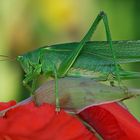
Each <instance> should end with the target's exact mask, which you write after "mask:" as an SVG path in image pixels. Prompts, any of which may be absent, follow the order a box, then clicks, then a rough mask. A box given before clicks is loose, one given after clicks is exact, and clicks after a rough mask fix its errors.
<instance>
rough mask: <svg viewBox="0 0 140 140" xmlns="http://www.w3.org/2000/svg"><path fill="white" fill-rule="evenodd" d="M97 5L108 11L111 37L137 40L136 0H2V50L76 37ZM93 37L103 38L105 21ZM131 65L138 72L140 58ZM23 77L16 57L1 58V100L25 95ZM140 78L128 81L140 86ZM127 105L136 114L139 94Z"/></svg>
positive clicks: (13, 52) (12, 52)
mask: <svg viewBox="0 0 140 140" xmlns="http://www.w3.org/2000/svg"><path fill="white" fill-rule="evenodd" d="M101 10H104V11H105V12H106V13H107V15H108V18H109V24H110V29H111V33H112V38H113V40H138V39H140V29H139V25H140V1H138V0H133V1H132V0H124V1H122V0H117V1H114V0H106V1H103V0H100V1H99V0H59V1H58V0H39V1H36V0H0V54H2V55H8V56H9V57H12V58H15V57H16V56H18V55H21V54H23V53H25V52H28V51H30V50H33V49H35V48H37V47H41V46H44V45H50V44H55V43H62V42H71V41H79V40H80V39H81V38H82V37H83V35H84V33H86V32H87V30H88V29H89V26H90V25H91V23H92V22H93V20H94V19H95V17H96V16H97V14H98V13H99V11H101ZM93 40H105V32H104V27H103V24H100V25H99V28H98V29H97V31H96V34H95V35H94V37H93ZM131 69H134V70H136V71H139V70H140V66H139V63H137V64H133V65H132V66H131ZM23 78H24V75H23V71H22V69H21V67H20V65H19V64H18V63H17V62H16V61H1V62H0V101H9V100H12V99H16V100H17V101H20V100H22V99H24V98H26V97H28V96H29V95H28V93H27V91H26V90H25V89H24V87H23V86H22V79H23ZM139 82H140V80H133V81H128V82H126V83H127V85H128V86H129V87H137V88H140V84H139ZM125 104H126V105H127V107H128V108H129V110H130V111H131V112H132V113H133V114H134V115H135V116H136V117H137V118H138V119H140V97H138V98H134V99H130V100H127V101H125Z"/></svg>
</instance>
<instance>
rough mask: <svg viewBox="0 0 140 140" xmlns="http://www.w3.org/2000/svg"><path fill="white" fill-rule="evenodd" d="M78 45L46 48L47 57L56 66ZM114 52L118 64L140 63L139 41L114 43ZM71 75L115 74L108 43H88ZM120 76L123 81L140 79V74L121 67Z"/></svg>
mask: <svg viewBox="0 0 140 140" xmlns="http://www.w3.org/2000/svg"><path fill="white" fill-rule="evenodd" d="M77 45H78V43H76V42H75V43H65V44H57V45H52V46H50V47H44V48H45V49H46V50H47V51H48V54H47V56H49V57H51V59H52V60H53V61H54V63H55V64H56V63H57V62H58V61H59V62H62V61H63V60H64V59H65V58H66V57H67V56H68V55H69V54H70V53H71V51H72V50H73V49H74V48H75V47H76V46H77ZM113 50H114V51H115V55H116V58H117V64H127V63H134V62H140V40H138V41H113ZM70 72H71V73H70V74H69V75H71V74H73V75H74V72H75V73H77V74H78V75H80V74H81V73H82V74H83V72H84V73H86V74H87V73H91V72H101V73H104V74H107V73H114V74H115V65H114V61H113V55H112V53H111V50H110V48H109V45H108V42H106V41H93V42H87V43H86V46H85V47H84V49H83V50H82V53H81V54H80V55H79V57H78V59H77V60H76V62H75V63H74V65H73V67H72V71H70ZM120 75H121V78H123V79H131V78H140V73H139V72H132V71H127V72H126V71H124V70H123V69H122V68H121V67H120Z"/></svg>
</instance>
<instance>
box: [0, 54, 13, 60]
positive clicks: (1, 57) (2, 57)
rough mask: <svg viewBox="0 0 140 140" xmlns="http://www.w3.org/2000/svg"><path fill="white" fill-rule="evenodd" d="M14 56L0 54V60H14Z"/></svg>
mask: <svg viewBox="0 0 140 140" xmlns="http://www.w3.org/2000/svg"><path fill="white" fill-rule="evenodd" d="M15 59H16V58H11V57H9V56H7V55H0V61H7V60H9V61H13V60H15Z"/></svg>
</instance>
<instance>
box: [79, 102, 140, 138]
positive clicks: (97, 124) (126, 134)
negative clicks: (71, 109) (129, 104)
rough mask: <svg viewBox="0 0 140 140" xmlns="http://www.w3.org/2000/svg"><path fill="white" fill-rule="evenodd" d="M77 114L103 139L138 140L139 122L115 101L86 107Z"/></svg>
mask: <svg viewBox="0 0 140 140" xmlns="http://www.w3.org/2000/svg"><path fill="white" fill-rule="evenodd" d="M79 116H80V117H81V118H82V119H83V120H85V121H86V122H88V123H89V124H90V125H91V126H92V127H93V128H94V129H95V130H96V131H97V132H98V133H99V134H100V135H101V136H102V137H103V138H104V139H105V140H140V123H139V122H138V121H137V120H136V119H135V118H134V117H133V116H132V115H131V114H130V113H129V112H128V111H127V110H126V109H124V108H123V107H122V106H121V105H119V104H117V103H110V104H104V105H100V106H93V107H90V108H87V109H86V110H84V111H82V112H81V113H80V114H79Z"/></svg>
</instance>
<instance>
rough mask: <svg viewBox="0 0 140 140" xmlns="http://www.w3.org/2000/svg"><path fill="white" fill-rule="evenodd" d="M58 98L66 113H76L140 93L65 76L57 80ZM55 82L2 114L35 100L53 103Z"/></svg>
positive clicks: (0, 114) (36, 101) (0, 113)
mask: <svg viewBox="0 0 140 140" xmlns="http://www.w3.org/2000/svg"><path fill="white" fill-rule="evenodd" d="M58 83H59V89H58V91H59V100H60V106H61V108H62V109H64V110H65V111H67V112H68V113H74V114H77V113H79V112H80V111H82V110H84V109H85V108H87V107H90V106H95V105H99V104H106V103H111V102H115V101H122V100H125V99H128V98H131V97H136V96H139V95H140V89H132V88H128V89H127V92H124V90H123V89H121V88H120V87H112V86H108V85H106V84H103V83H101V82H96V81H94V80H92V79H89V78H71V77H65V78H60V79H59V80H58ZM54 91H55V82H54V80H51V81H48V82H46V83H45V84H43V85H42V86H40V87H39V88H38V89H37V90H36V91H35V93H34V95H33V96H31V97H29V98H28V99H26V100H23V101H21V102H19V103H17V104H16V105H15V106H12V107H10V108H8V109H5V110H3V111H0V116H3V115H4V114H5V113H6V112H7V111H8V110H10V109H13V108H16V107H18V106H21V105H24V104H28V103H29V102H31V101H35V103H36V105H42V104H43V103H45V102H47V103H50V104H53V105H55V95H54Z"/></svg>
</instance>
